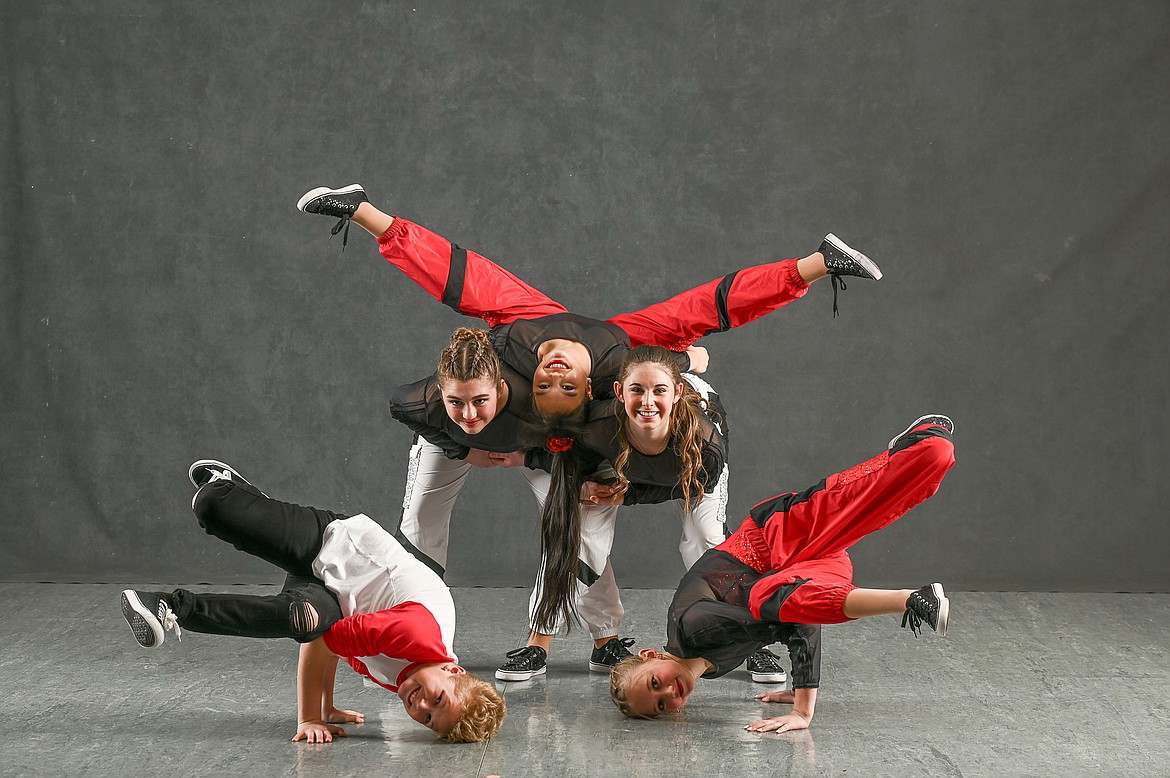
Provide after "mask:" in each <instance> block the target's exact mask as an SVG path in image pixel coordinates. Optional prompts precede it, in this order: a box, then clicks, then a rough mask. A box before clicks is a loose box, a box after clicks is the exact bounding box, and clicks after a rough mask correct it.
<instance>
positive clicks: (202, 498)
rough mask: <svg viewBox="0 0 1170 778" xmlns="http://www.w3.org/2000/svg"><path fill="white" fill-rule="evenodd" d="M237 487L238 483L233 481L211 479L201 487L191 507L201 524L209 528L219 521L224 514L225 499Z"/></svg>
mask: <svg viewBox="0 0 1170 778" xmlns="http://www.w3.org/2000/svg"><path fill="white" fill-rule="evenodd" d="M235 488H236V485H235V484H234V483H232V482H231V481H211V482H210V483H206V484H204V485H203V486H201V487H199V491H197V492H196V493H195V499H194V500H193V501H192V503H191V508H192V510H194V511H195V518H197V519H198V520H199V524H200V526H202V527H204V528H207V527H208V526H212V525H215V524H217V523H218V521H219V519H220V518H221V517H222V515H223V514H222V508H223V501H224V499H225V498H226V497H227V495H228V494H230V493H231V491H232V490H233V489H235Z"/></svg>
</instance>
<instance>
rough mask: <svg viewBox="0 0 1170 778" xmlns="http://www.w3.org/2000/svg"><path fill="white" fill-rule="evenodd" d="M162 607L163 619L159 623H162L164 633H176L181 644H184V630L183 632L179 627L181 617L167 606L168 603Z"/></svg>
mask: <svg viewBox="0 0 1170 778" xmlns="http://www.w3.org/2000/svg"><path fill="white" fill-rule="evenodd" d="M162 607H163V612H162V614H161V615H162V618H161V619H159V621H160V622H161V623H162V628H163V632H166V631H167V630H170V631H171V632H174V633H175V637H177V638H178V639H179V642H180V643H182V642H183V630H182V628H180V627H179V617H178V616H177V615H175V612H174V611H173V610H171V608H170V606H169V605H167V604H166V603H163V606H162Z"/></svg>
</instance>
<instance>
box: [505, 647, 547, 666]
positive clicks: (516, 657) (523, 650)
mask: <svg viewBox="0 0 1170 778" xmlns="http://www.w3.org/2000/svg"><path fill="white" fill-rule="evenodd" d="M541 650H542V649H541V648H540V646H520V648H513V649H512V650H511V651H509V652H508V653H506V654H504V656H506V657H507V658H508V659H510V660H512V661H510V662H508V664H510V665H512V664H521V663H525V662H528V661H529V660H531V659H536V658H537V657H539V656H540V654H539V653H538V652H540V651H541Z"/></svg>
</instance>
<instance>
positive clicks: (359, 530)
mask: <svg viewBox="0 0 1170 778" xmlns="http://www.w3.org/2000/svg"><path fill="white" fill-rule="evenodd" d="M189 475H190V477H191V482H192V483H193V484H195V486H196V487H197V489H198V491H196V493H195V497H194V498H193V500H192V503H191V504H192V508H193V509H194V511H195V515H196V517H197V518H198V520H199V524H200V526H202V527H203V529H204V530H205V531H206V532H207V533H208V534H211V535H215V536H216V537H218V538H220V539H221V540H224V541H227V542H228V543H231V544H232V545H233V546H235V547H236V548H238V549H240V550H241V551H245V552H247V553H249V554H252V555H254V556H257V557H260V558H261V559H264V560H266V561H268V562H271V563H272V564H274V565H277V566H278V567H281V568H282V569H284V570H285V572H286V573H287V574H288V575H287V577H286V579H285V584H284V587H283V589H282V591H281V592H280V593H279V594H276V595H270V596H254V595H238V594H204V593H195V592H191V591H188V590H186V589H175V590H174V591H172V592H169V593H168V592H147V591H138V590H134V589H127V590H125V591H123V592H122V596H121V604H122V615H123V616H124V617H125V618H126V622H127V623H128V624H129V625H130V628H131V630H132V631H133V633H134V637H135V639H136V640H137V641H138V643H139V645H141V646H142V647H144V648H156V647H158V646H161V645H162V644H163V642H164V640H165V639H166V633H167V632H168V631H170V632H173V633H174V634H175V636H176V637H179V638H180V639H182V630H183V629H187V630H190V631H192V632H203V633H209V634H215V635H236V636H240V637H254V638H280V637H286V638H292V639H293V640H295V641H297V642H298V643H300V644H301V651H300V659H299V662H298V666H297V712H298V717H297V732H296V734H295V735H294V736H293V738H292V739H293V741H294V742H296V741H301V740H303V741H305V742H308V743H327V742H330V741H332V740H333V738H334V737H335V736H337V737H345V735H346V732H345V730H344V729H343V728H342V727H340V726H338V725H339V724H343V723H361V722H363V721H364V720H365V717H364V716H363V715H362V714H361V713H357V712H356V711H351V710H342V709H338V708H336V707H335V706H334V704H333V682H334V677H335V674H336V672H337V663H338V660H339V659H340V658H345V660H346V661H347V662H348V663H349V665H350V666H351V667H352V668H353V669H354V670H356V671H357V672H359V673H361V674H362V675H364V676H366V677H367V678H369V679H370V680H371V681H373V682H374V683H376V684H378V685H379V686H382V687H385V688H386V689H389V690H390V691H392V692H395V693H396V694H397V695H398V697H399V699H401V701H402V706H403V708H405V709H406V712H407V714H408V715H409V716H410V717H411V718H412V719H414V720H415V721H417V722H418V723H420V724H422V725H423V726H425V727H427V728H429V729H431V730H433V731H435V732H436V733H438V735H439V737H440V738H441V739H442V740H445V741H448V742H465V741H475V740H483V739H485V738H490V737H493V736H494V735H495V734H496V733H497V732H498V731H499V729H500V725H501V724H502V723H503V720H504V715H505V706H504V700H503V698H501V697H500V695H499V693H498V692H497V691H496V690H495V689H494V688H493V687H492V686H491V685H490V684H489V683H487V682H486V681H483V680H481V679H479V678H476V677H475V676H472V675H469V674H467V672H466V671H465V670H464V669H463V667H461V666H460V665H459V664H458V659H457V657H456V656H455V652H454V651H453V650H452V643H453V640H454V637H455V605H454V603H453V602H452V600H451V592H450V591H449V590H448V589H447V587H446V586H445V585H444V584H443V582H442V580H441V579H440V578H439V577H438V576H437V575H435V574H434V573H433V572H431V570H430V569H429V568H428V567H426V566H425V565H424V564H422V563H421V562H419V561H418V560H417V559H415V558H414V557H412V556H411V555H410V554H409V553H408V552H407V551H406V550H405V549H404V548H403V547H402V546H401V545H399V543H398V541H396V540H395V539H394V538H393V537H392V536H391V535H390V534H389V533H387V532H386V531H385V530H384V529H382V528H381V527H380V526H379V525H378V524H377V523H375V522H374V521H373V520H371V519H370V518H368V517H367V516H365V515H362V514H358V515H356V516H349V517H346V516H342V515H339V514H336V513H333V512H331V511H324V510H319V509H317V508H308V507H304V506H300V505H293V504H291V503H285V502H280V501H278V500H273V499H271V498H270V497H268V496H267V495H265V494H264V493H263V492H261V491H259V490H258V489H256V488H255V487H254V486H252V485H251V484H250V483H248V482H247V481H246V480H244V479H243V478H242V477H241V476H240V474H239V473H238V472H236V470H235V469H234V468H232V467H230V466H228V465H225V464H224V463H222V462H218V461H216V460H213V459H203V460H199V461H198V462H196V463H195V464H193V465H192V466H191V468H190V471H189Z"/></svg>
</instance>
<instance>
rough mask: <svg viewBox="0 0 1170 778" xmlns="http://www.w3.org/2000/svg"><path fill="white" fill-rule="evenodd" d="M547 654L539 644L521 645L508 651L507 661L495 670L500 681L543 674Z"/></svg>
mask: <svg viewBox="0 0 1170 778" xmlns="http://www.w3.org/2000/svg"><path fill="white" fill-rule="evenodd" d="M547 660H548V654H546V653H545V651H544V649H543V648H541V647H540V646H522V647H521V648H514V649H512V650H511V651H509V652H508V661H507V662H504V664H503V666H501V667H500V669H499V670H496V678H499V679H500V680H501V681H527V680H528V679H529V678H531V677H532V676H534V675H544V671H545V662H546V661H547Z"/></svg>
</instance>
